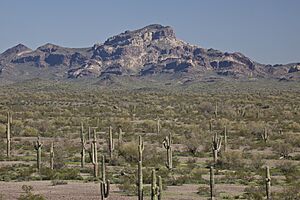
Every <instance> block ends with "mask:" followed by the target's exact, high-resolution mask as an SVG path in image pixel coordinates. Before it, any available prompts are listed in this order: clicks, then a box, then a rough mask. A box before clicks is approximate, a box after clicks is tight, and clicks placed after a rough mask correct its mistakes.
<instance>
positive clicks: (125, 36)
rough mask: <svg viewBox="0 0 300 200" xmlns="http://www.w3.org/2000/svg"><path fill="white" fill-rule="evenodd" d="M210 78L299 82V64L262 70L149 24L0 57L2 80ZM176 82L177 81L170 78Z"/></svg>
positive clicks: (250, 62)
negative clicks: (87, 41) (81, 43)
mask: <svg viewBox="0 0 300 200" xmlns="http://www.w3.org/2000/svg"><path fill="white" fill-rule="evenodd" d="M207 73H214V74H215V75H216V76H220V77H232V78H237V79H239V78H276V79H279V80H299V79H300V78H299V77H300V75H299V74H300V63H290V64H286V65H266V64H260V63H257V62H255V61H253V60H252V59H250V58H248V57H246V56H245V55H243V54H242V53H239V52H234V53H228V52H222V51H219V50H215V49H212V48H209V49H206V48H202V47H199V46H196V45H191V44H189V43H187V42H184V41H182V40H179V39H177V38H176V35H175V31H174V30H173V28H172V27H170V26H163V25H160V24H152V25H148V26H146V27H143V28H141V29H137V30H132V31H125V32H123V33H120V34H118V35H115V36H112V37H109V38H108V39H107V40H106V41H105V42H104V43H101V44H95V45H93V46H92V47H86V48H69V47H61V46H59V45H55V44H50V43H47V44H45V45H42V46H40V47H38V48H37V49H35V50H32V49H30V48H28V47H26V46H25V45H23V44H18V45H16V46H15V47H12V48H10V49H8V50H6V51H5V52H3V53H1V54H0V79H4V80H5V79H7V80H11V81H14V80H19V79H24V80H26V79H30V78H40V77H44V78H53V79H78V78H89V77H93V78H99V80H102V79H106V78H107V77H109V76H133V77H152V76H156V75H158V74H160V75H162V74H174V75H175V74H182V75H183V76H184V77H185V78H187V77H188V79H190V80H192V81H193V80H198V79H201V78H203V74H207ZM174 77H178V76H174Z"/></svg>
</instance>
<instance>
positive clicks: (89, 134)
mask: <svg viewBox="0 0 300 200" xmlns="http://www.w3.org/2000/svg"><path fill="white" fill-rule="evenodd" d="M90 139H91V127H90V126H89V129H88V141H90Z"/></svg>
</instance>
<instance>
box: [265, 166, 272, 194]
mask: <svg viewBox="0 0 300 200" xmlns="http://www.w3.org/2000/svg"><path fill="white" fill-rule="evenodd" d="M265 180H266V195H267V200H270V199H271V176H270V168H269V166H266V179H265Z"/></svg>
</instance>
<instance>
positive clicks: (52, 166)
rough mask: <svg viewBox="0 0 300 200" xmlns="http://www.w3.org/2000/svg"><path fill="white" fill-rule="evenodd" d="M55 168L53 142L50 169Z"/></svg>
mask: <svg viewBox="0 0 300 200" xmlns="http://www.w3.org/2000/svg"><path fill="white" fill-rule="evenodd" d="M53 168H54V146H53V142H51V146H50V169H52V170H53Z"/></svg>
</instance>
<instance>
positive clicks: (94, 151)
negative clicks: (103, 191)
mask: <svg viewBox="0 0 300 200" xmlns="http://www.w3.org/2000/svg"><path fill="white" fill-rule="evenodd" d="M91 154H92V155H91V160H92V163H93V165H94V177H97V176H98V155H97V136H96V131H94V138H93V141H92V143H91Z"/></svg>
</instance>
